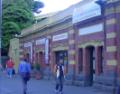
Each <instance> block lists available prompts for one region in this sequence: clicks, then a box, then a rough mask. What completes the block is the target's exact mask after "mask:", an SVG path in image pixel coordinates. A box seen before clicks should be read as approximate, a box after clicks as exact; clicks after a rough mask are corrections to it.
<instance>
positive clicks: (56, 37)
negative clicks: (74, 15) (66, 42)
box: [53, 33, 68, 41]
mask: <svg viewBox="0 0 120 94" xmlns="http://www.w3.org/2000/svg"><path fill="white" fill-rule="evenodd" d="M67 38H68V33H62V34H59V35H54V36H53V41H59V40H63V39H67Z"/></svg>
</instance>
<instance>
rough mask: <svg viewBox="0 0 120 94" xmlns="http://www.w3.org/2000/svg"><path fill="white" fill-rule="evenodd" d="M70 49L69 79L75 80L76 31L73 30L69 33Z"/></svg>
mask: <svg viewBox="0 0 120 94" xmlns="http://www.w3.org/2000/svg"><path fill="white" fill-rule="evenodd" d="M68 45H69V49H68V62H69V63H68V76H69V77H68V79H70V80H74V79H75V64H76V61H75V54H76V53H75V31H74V30H73V29H71V30H70V31H69V42H68Z"/></svg>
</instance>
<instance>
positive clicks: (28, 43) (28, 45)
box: [24, 42, 32, 48]
mask: <svg viewBox="0 0 120 94" xmlns="http://www.w3.org/2000/svg"><path fill="white" fill-rule="evenodd" d="M31 45H32V43H31V42H27V43H24V47H25V48H26V47H30V46H31Z"/></svg>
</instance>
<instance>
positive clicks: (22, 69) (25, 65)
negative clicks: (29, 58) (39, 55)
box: [18, 60, 31, 73]
mask: <svg viewBox="0 0 120 94" xmlns="http://www.w3.org/2000/svg"><path fill="white" fill-rule="evenodd" d="M30 71H31V67H30V64H29V63H27V62H26V61H24V60H21V61H20V64H19V67H18V72H19V73H24V72H30Z"/></svg>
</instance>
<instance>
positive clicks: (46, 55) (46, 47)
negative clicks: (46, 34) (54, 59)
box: [45, 38, 49, 64]
mask: <svg viewBox="0 0 120 94" xmlns="http://www.w3.org/2000/svg"><path fill="white" fill-rule="evenodd" d="M48 61H49V39H47V38H46V39H45V63H46V64H48V63H49V62H48Z"/></svg>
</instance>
